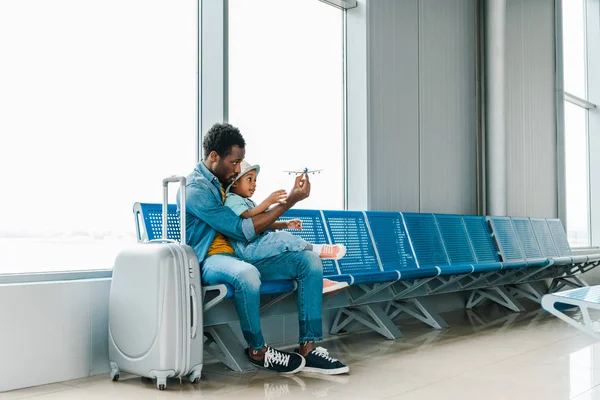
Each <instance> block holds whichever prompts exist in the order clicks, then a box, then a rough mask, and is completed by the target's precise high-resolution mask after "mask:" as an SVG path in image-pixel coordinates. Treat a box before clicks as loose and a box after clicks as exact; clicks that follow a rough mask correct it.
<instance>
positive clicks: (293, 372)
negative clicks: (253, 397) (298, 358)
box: [263, 357, 306, 375]
mask: <svg viewBox="0 0 600 400" xmlns="http://www.w3.org/2000/svg"><path fill="white" fill-rule="evenodd" d="M305 365H306V359H305V358H304V357H302V363H300V366H299V367H298V368H296V369H295V370H293V371H287V372H280V374H283V375H291V374H295V373H297V372H300V371H302V370H304V366H305ZM263 368H267V367H264V366H263ZM267 369H270V368H267ZM271 371H274V370H272V369H271ZM275 372H277V371H275Z"/></svg>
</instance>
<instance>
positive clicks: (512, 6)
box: [506, 0, 558, 218]
mask: <svg viewBox="0 0 600 400" xmlns="http://www.w3.org/2000/svg"><path fill="white" fill-rule="evenodd" d="M506 23H507V27H506V34H507V40H506V47H507V48H506V62H507V65H506V138H507V144H506V149H507V180H508V182H507V183H508V184H507V191H508V193H507V213H508V215H510V216H526V217H542V218H555V217H557V215H558V192H557V184H556V182H557V178H556V176H557V173H556V167H557V161H556V160H557V145H556V144H557V134H556V110H555V67H554V64H555V61H554V46H555V45H554V42H555V38H554V31H555V27H554V0H509V1H507V15H506Z"/></svg>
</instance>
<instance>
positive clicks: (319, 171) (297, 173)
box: [283, 168, 323, 175]
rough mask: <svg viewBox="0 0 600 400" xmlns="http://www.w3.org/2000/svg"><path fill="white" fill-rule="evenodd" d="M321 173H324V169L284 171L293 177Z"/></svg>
mask: <svg viewBox="0 0 600 400" xmlns="http://www.w3.org/2000/svg"><path fill="white" fill-rule="evenodd" d="M321 171H323V170H322V169H308V168H304V169H303V170H294V171H283V172H286V173H287V174H288V175H291V174H294V175H302V174H320V173H321Z"/></svg>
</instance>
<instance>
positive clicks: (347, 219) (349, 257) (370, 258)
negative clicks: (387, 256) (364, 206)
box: [323, 211, 401, 284]
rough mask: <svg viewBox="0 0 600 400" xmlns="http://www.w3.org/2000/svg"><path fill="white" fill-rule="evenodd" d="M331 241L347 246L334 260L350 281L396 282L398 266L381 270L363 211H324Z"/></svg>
mask: <svg viewBox="0 0 600 400" xmlns="http://www.w3.org/2000/svg"><path fill="white" fill-rule="evenodd" d="M323 217H324V221H325V224H326V226H327V231H328V232H329V234H330V235H331V241H332V243H342V244H344V245H345V246H346V250H347V251H346V256H345V257H344V258H342V259H341V260H339V261H337V264H338V265H339V268H340V272H341V273H342V274H344V275H350V276H352V278H353V284H371V283H382V282H395V281H397V280H399V279H400V277H401V274H400V273H399V271H397V270H387V271H384V270H383V267H382V266H381V264H380V262H379V255H378V254H377V251H376V249H375V246H374V245H373V239H372V238H371V234H370V232H369V228H368V227H367V223H366V220H365V215H364V213H363V212H362V211H323Z"/></svg>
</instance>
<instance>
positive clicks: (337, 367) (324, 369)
mask: <svg viewBox="0 0 600 400" xmlns="http://www.w3.org/2000/svg"><path fill="white" fill-rule="evenodd" d="M295 351H296V352H298V351H299V349H296V350H295ZM304 358H305V359H306V366H305V367H304V368H303V369H302V371H303V372H316V373H319V374H325V375H338V374H345V373H347V372H349V371H350V368H348V366H347V365H344V364H342V363H341V362H340V361H338V360H336V359H335V358H331V357H329V352H328V351H327V349H325V348H323V347H317V348H315V349H314V350H313V351H311V352H310V353H308V354H307V355H306V356H305V357H304Z"/></svg>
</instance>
